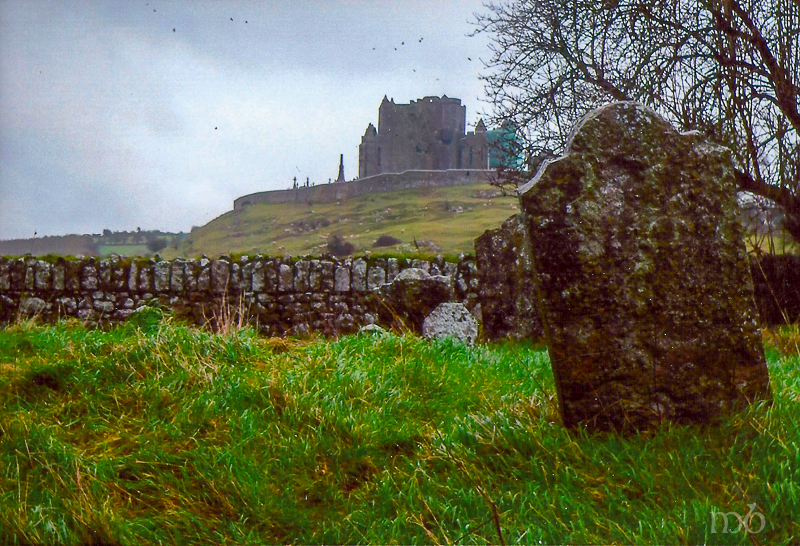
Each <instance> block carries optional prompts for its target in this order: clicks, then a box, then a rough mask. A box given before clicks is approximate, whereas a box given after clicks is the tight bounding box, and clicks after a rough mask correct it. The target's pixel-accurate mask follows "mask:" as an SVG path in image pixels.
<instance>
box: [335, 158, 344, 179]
mask: <svg viewBox="0 0 800 546" xmlns="http://www.w3.org/2000/svg"><path fill="white" fill-rule="evenodd" d="M336 181H337V182H345V179H344V154H339V176H337V177H336Z"/></svg>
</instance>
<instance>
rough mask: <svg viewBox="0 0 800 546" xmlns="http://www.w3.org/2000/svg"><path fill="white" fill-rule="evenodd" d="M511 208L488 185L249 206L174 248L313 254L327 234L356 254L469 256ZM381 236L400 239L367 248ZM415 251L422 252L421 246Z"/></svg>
mask: <svg viewBox="0 0 800 546" xmlns="http://www.w3.org/2000/svg"><path fill="white" fill-rule="evenodd" d="M518 209H519V202H518V200H517V198H516V197H515V196H511V195H508V196H503V195H501V194H500V192H499V191H498V190H495V189H493V188H492V187H491V186H489V185H488V184H476V185H471V186H456V187H451V188H422V189H416V190H406V191H399V192H393V193H380V194H375V195H372V196H360V197H354V198H352V199H348V200H345V201H341V202H337V203H315V204H306V203H280V204H270V203H256V204H253V205H249V206H247V207H245V208H244V209H242V210H239V211H230V212H227V213H225V214H224V215H222V216H220V217H219V218H217V219H215V220H212V221H211V222H209V223H208V224H206V225H204V226H202V227H199V228H195V229H193V230H192V233H191V235H190V241H191V242H190V243H189V244H186V245H183V246H182V247H181V248H180V249H179V251H178V253H179V254H182V255H184V256H197V255H200V254H207V255H208V256H219V255H221V254H230V253H246V254H258V253H261V254H266V255H272V256H274V255H281V254H290V255H292V256H301V255H320V254H323V253H324V252H325V248H326V246H327V243H328V241H329V239H330V237H332V236H333V235H338V236H340V237H341V238H342V239H343V240H345V241H347V242H350V243H352V244H353V246H354V247H355V250H354V253H356V254H363V253H364V251H380V252H389V253H402V254H411V253H414V252H416V251H417V247H416V246H415V245H414V241H415V240H416V241H417V244H421V243H422V241H430V242H432V243H433V244H434V245H435V246H436V247H438V248H440V249H441V252H444V253H447V254H458V253H460V252H465V253H472V252H474V247H473V241H474V239H475V238H476V237H477V236H479V235H481V234H482V233H483V232H484V231H485V230H487V229H494V228H497V227H500V225H501V224H502V223H503V221H504V220H505V219H506V218H508V217H509V216H511V215H512V214H515V213H516V212H518ZM384 234H385V235H391V236H392V237H395V238H397V239H400V240H401V241H402V242H401V243H399V244H397V245H394V246H391V247H381V248H378V249H376V248H374V247H373V244H374V242H375V240H376V239H377V238H378V237H379V236H381V235H384ZM421 250H422V251H423V252H426V251H428V252H429V250H426V248H424V246H423V247H422V248H421ZM434 253H435V251H434ZM163 255H164V256H167V257H169V256H170V254H169V253H164V254H163Z"/></svg>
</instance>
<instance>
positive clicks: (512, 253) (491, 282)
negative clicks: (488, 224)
mask: <svg viewBox="0 0 800 546" xmlns="http://www.w3.org/2000/svg"><path fill="white" fill-rule="evenodd" d="M527 239H528V234H527V232H526V229H525V222H524V219H523V215H522V214H515V215H513V216H511V217H510V218H508V219H507V220H506V221H505V222H503V225H502V226H501V227H499V228H497V229H491V230H486V231H485V232H484V233H483V235H481V236H480V237H478V238H477V239H475V262H476V264H477V266H478V278H479V284H478V287H479V288H478V300H479V301H480V304H481V317H482V321H481V323H482V324H483V336H484V337H485V338H486V339H490V340H494V339H502V338H509V337H510V338H514V339H525V338H534V339H542V338H543V337H544V331H543V330H542V321H541V320H540V319H539V310H538V309H537V299H536V293H535V292H533V291H532V290H531V289H530V287H531V285H532V284H533V283H534V272H533V265H532V264H531V259H530V252H528V241H527Z"/></svg>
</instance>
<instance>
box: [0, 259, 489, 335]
mask: <svg viewBox="0 0 800 546" xmlns="http://www.w3.org/2000/svg"><path fill="white" fill-rule="evenodd" d="M408 267H417V268H420V269H424V270H426V271H428V272H430V273H431V274H434V275H439V274H443V275H448V276H450V279H451V282H452V284H453V289H454V294H455V297H456V299H457V300H458V301H461V302H464V303H466V304H467V305H468V306H470V307H474V305H475V304H476V302H477V282H478V281H477V274H476V268H475V262H474V260H473V259H472V258H471V257H465V258H462V259H461V260H460V261H458V262H447V261H444V260H443V259H441V258H439V259H435V260H416V259H415V260H408V259H396V258H368V259H364V258H355V259H349V258H348V259H335V258H327V257H326V258H320V259H299V260H292V259H290V258H265V257H261V256H257V257H242V258H241V259H238V260H231V259H228V258H225V257H223V258H220V259H215V260H209V259H206V258H203V259H200V260H184V259H176V260H173V261H156V260H142V259H139V260H129V259H119V258H110V259H102V260H98V259H96V258H85V259H79V260H68V259H64V258H57V259H55V260H54V261H46V260H41V259H36V258H31V257H25V258H0V322H2V323H7V322H9V321H12V320H15V319H16V318H18V317H20V316H22V317H25V316H32V315H39V316H41V317H42V318H43V319H44V320H48V321H49V320H55V319H57V318H59V317H62V316H70V317H76V318H79V319H81V320H85V321H90V322H116V321H122V320H125V319H126V318H127V317H128V316H130V315H131V313H133V312H134V310H135V309H137V308H139V307H142V306H144V305H148V304H154V303H160V304H162V305H165V306H168V307H171V308H173V309H175V310H176V311H177V312H178V313H179V314H181V315H183V316H185V317H188V318H190V319H192V320H193V321H194V322H197V323H201V324H202V323H207V322H211V323H214V322H215V321H217V322H219V321H221V320H225V319H226V317H227V318H228V319H230V318H231V316H232V315H231V313H233V314H234V315H235V314H237V313H243V314H244V315H246V316H245V317H244V318H245V319H246V320H248V321H249V322H251V323H253V324H256V325H257V326H258V328H259V329H260V330H261V331H263V332H264V333H267V334H270V335H284V334H301V333H306V332H310V331H317V332H323V333H328V334H335V333H348V332H353V331H355V330H357V329H358V328H359V327H360V326H362V325H366V324H372V323H375V322H376V321H378V319H379V316H380V315H381V314H385V313H381V312H380V311H381V310H382V308H381V305H382V303H381V301H380V298H379V297H377V293H376V289H377V288H379V287H380V286H382V285H384V284H385V283H387V282H391V281H392V280H393V279H394V277H396V276H397V275H398V274H399V273H400V271H402V270H403V269H405V268H408ZM237 318H238V317H237Z"/></svg>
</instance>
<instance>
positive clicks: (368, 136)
mask: <svg viewBox="0 0 800 546" xmlns="http://www.w3.org/2000/svg"><path fill="white" fill-rule="evenodd" d="M380 152H381V149H380V147H379V146H378V131H377V130H376V129H375V126H374V125H373V124H371V123H370V124H369V126H368V127H367V130H366V131H365V132H364V136H363V137H361V144H359V146H358V177H359V178H366V177H367V176H372V175H373V174H380V173H381V172H382V171H381V170H380V168H381V156H380Z"/></svg>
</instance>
